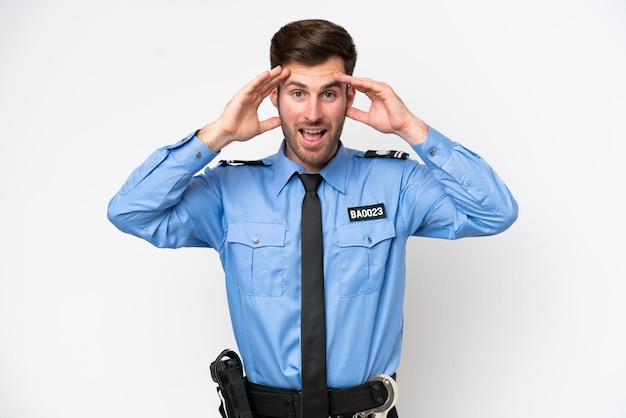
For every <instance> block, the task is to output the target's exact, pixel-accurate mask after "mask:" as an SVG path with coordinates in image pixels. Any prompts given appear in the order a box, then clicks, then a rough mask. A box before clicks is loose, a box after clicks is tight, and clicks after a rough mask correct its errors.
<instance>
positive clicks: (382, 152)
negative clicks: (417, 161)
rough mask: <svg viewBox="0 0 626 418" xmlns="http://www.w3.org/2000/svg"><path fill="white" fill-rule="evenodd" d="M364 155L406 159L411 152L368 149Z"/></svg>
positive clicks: (367, 156)
mask: <svg viewBox="0 0 626 418" xmlns="http://www.w3.org/2000/svg"><path fill="white" fill-rule="evenodd" d="M363 156H364V157H366V158H395V159H398V160H406V159H407V158H408V157H409V153H408V152H404V151H388V150H369V151H366V152H365V153H364V154H363Z"/></svg>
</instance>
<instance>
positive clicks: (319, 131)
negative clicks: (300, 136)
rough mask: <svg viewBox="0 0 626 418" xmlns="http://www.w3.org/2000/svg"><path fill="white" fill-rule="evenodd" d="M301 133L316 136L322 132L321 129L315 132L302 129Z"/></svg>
mask: <svg viewBox="0 0 626 418" xmlns="http://www.w3.org/2000/svg"><path fill="white" fill-rule="evenodd" d="M302 132H304V133H307V134H311V135H317V134H321V133H322V132H324V130H323V129H319V130H317V131H308V130H306V129H303V130H302Z"/></svg>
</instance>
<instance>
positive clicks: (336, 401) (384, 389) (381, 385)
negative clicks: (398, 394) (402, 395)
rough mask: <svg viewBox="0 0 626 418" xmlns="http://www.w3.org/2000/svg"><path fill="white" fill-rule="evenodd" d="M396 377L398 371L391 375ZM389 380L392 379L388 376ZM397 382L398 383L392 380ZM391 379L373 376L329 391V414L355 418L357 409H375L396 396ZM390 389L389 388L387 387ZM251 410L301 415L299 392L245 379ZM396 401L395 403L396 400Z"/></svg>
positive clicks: (273, 414) (293, 416)
mask: <svg viewBox="0 0 626 418" xmlns="http://www.w3.org/2000/svg"><path fill="white" fill-rule="evenodd" d="M391 378H393V379H395V374H394V375H393V376H392V377H391ZM388 379H390V378H389V377H388ZM393 384H394V385H395V382H393ZM390 387H391V386H390V385H389V382H387V383H385V381H384V380H383V379H377V378H372V379H370V380H368V381H367V382H365V383H363V384H362V385H358V386H354V387H351V388H348V389H338V390H329V391H328V400H329V405H330V416H332V417H335V416H337V417H341V416H344V415H345V416H346V417H350V418H351V417H352V415H353V414H354V413H355V412H357V411H376V410H377V408H380V407H384V405H385V404H388V402H389V400H390V395H391V397H393V396H394V395H393V393H392V390H391V389H390ZM388 388H389V389H388ZM246 392H247V393H248V401H249V403H250V408H251V409H252V413H253V414H254V415H255V416H257V415H261V416H268V417H284V418H298V417H300V399H301V397H300V392H298V391H296V390H289V389H280V388H273V387H270V386H264V385H259V384H255V383H251V382H246ZM394 403H395V402H394Z"/></svg>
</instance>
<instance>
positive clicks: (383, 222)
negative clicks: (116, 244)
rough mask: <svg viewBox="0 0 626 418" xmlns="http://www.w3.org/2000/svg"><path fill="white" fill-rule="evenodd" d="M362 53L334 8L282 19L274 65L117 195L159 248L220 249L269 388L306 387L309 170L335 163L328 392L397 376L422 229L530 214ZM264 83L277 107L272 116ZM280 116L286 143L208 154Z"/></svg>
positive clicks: (328, 226)
mask: <svg viewBox="0 0 626 418" xmlns="http://www.w3.org/2000/svg"><path fill="white" fill-rule="evenodd" d="M356 57H357V54H356V48H355V46H354V43H353V40H352V38H351V37H350V35H349V34H348V33H347V32H346V31H345V29H344V28H343V27H341V26H338V25H336V24H334V23H332V22H328V21H324V20H303V21H296V22H291V23H289V24H287V25H285V26H283V27H282V28H281V29H280V30H279V31H278V32H277V33H276V34H275V35H274V37H273V38H272V41H271V49H270V61H271V69H270V70H267V71H264V72H262V73H261V74H260V75H258V76H257V77H255V78H254V79H253V80H251V81H250V82H249V83H248V84H247V85H245V86H244V87H243V89H242V90H240V91H239V92H238V93H236V94H235V96H234V97H233V98H232V100H231V101H230V102H229V103H228V104H227V106H226V107H225V109H224V111H223V113H222V114H221V115H220V116H219V117H218V118H217V119H215V120H214V121H213V122H211V123H209V124H207V125H206V126H204V127H203V128H201V129H199V130H197V131H194V132H193V133H190V134H189V135H187V136H186V137H185V138H183V139H182V140H181V141H178V142H176V143H174V144H173V145H169V146H165V147H163V148H160V149H158V150H157V151H156V152H154V153H153V154H152V155H151V156H150V157H149V158H148V159H147V160H146V161H145V162H144V163H143V164H142V165H140V166H139V167H138V168H137V169H135V171H133V172H132V174H131V175H130V177H129V178H128V180H127V181H126V183H125V184H124V185H123V186H122V188H121V189H120V191H119V192H118V193H117V194H116V195H115V196H114V197H113V198H112V200H111V201H110V203H109V207H108V216H109V219H110V221H111V222H112V223H113V224H115V225H116V226H117V227H118V228H119V229H120V230H121V231H124V232H126V233H130V234H133V235H136V236H138V237H141V238H143V239H145V240H147V241H149V242H150V243H152V244H154V245H155V246H157V247H168V248H178V247H210V248H213V249H215V250H216V251H218V252H219V255H220V259H221V261H222V264H223V268H224V271H225V276H226V289H227V297H228V303H229V308H230V313H231V320H232V325H233V330H234V335H235V338H236V341H237V348H238V350H239V352H240V353H241V357H242V359H243V363H244V365H245V371H246V376H247V379H248V382H249V384H250V385H251V387H254V388H256V389H259V390H263V391H267V392H268V393H273V392H275V393H279V394H280V393H297V392H298V391H299V390H300V388H301V382H302V381H301V378H302V376H301V367H300V366H301V347H300V329H299V324H300V316H301V306H300V297H301V295H300V275H301V270H300V262H301V257H302V254H301V247H300V227H301V212H300V207H301V204H302V196H303V186H302V183H301V182H300V181H299V179H298V178H297V175H296V174H297V173H319V174H321V175H322V177H323V181H322V182H321V184H320V186H319V188H318V194H319V197H320V200H321V207H322V219H323V256H324V291H325V312H326V314H325V315H326V320H325V322H326V346H327V355H326V357H327V358H326V361H327V365H326V369H327V387H328V389H329V390H330V391H336V390H343V389H349V388H352V387H358V386H359V385H362V384H364V382H367V381H368V379H370V378H371V377H372V376H376V375H381V374H384V375H389V376H394V375H395V373H396V369H397V367H398V364H399V362H400V352H401V340H402V327H403V316H402V311H403V299H404V291H405V273H406V270H405V244H406V241H407V239H408V238H409V237H410V236H421V237H435V238H444V239H458V238H463V237H470V236H485V235H492V234H497V233H500V232H502V231H504V230H506V229H507V228H508V227H509V226H510V225H511V224H512V223H513V222H514V221H515V219H516V218H517V203H516V201H515V199H514V198H513V196H512V195H511V193H510V191H509V190H508V188H507V186H506V185H505V184H504V183H503V182H502V180H501V179H500V178H499V177H498V175H497V174H496V173H495V172H494V171H493V169H492V168H491V167H490V166H489V165H488V164H487V162H486V161H485V160H484V159H482V158H481V157H480V156H479V155H477V154H476V153H474V152H472V151H470V150H468V149H466V148H464V147H463V146H462V145H460V144H459V143H458V142H454V141H452V140H450V139H448V138H447V137H446V136H444V135H443V134H441V133H440V132H438V131H437V130H435V129H434V128H433V127H430V126H428V125H427V124H426V123H425V122H424V121H422V120H421V119H420V118H418V117H417V116H415V115H413V114H412V113H411V112H410V111H409V109H407V108H406V106H405V105H404V103H403V102H402V101H401V100H400V98H399V97H398V96H397V95H396V93H395V92H394V91H393V90H392V88H391V87H390V86H388V85H387V84H385V83H382V82H378V81H375V80H371V79H368V78H363V77H355V76H353V75H352V74H353V70H354V67H355V63H356ZM357 94H364V95H366V96H367V98H368V99H369V101H370V102H371V103H370V106H369V109H357V108H355V107H352V104H353V101H354V99H355V95H357ZM267 97H269V99H270V100H271V102H272V103H273V104H274V106H275V107H276V108H277V110H278V116H275V117H270V118H268V119H265V120H259V117H258V108H259V106H260V104H261V102H262V101H263V100H264V99H266V98H267ZM346 117H348V118H351V119H354V120H356V121H359V122H362V123H364V124H366V125H368V126H370V127H372V128H373V129H374V130H376V131H379V132H382V133H385V134H395V135H398V136H399V137H401V138H402V139H403V140H405V141H406V142H407V143H408V144H410V145H411V147H412V149H413V150H414V151H415V152H416V153H417V155H419V157H420V159H421V160H422V162H423V163H420V162H418V161H417V160H414V159H411V158H409V156H408V155H407V154H406V153H401V152H393V151H390V152H380V151H379V152H376V151H368V152H364V151H359V150H353V149H349V148H346V147H345V146H344V144H343V143H342V142H341V134H342V129H343V125H344V120H345V118H346ZM279 126H280V127H281V128H282V131H283V134H284V141H283V143H282V145H281V147H280V149H279V150H278V152H276V153H275V154H273V155H270V156H267V157H265V158H262V159H260V160H258V161H226V162H222V163H221V164H210V163H212V162H216V161H217V160H216V158H217V156H218V154H219V153H220V150H222V149H223V148H224V147H225V146H227V145H228V144H229V143H231V142H233V141H248V140H251V139H253V138H255V137H256V136H258V135H259V134H262V133H264V132H266V131H269V130H271V129H274V128H277V127H279ZM209 165H211V166H212V167H208V166H209ZM202 169H204V171H203V172H202V174H195V173H198V172H199V171H200V170H202ZM259 402H260V401H255V402H252V404H253V407H254V406H255V405H256V406H258V403H259ZM294 411H295V415H294ZM252 412H253V413H254V415H255V416H262V414H260V413H258V412H255V411H254V408H253V411H252ZM352 412H356V410H355V411H352ZM282 414H283V412H281V413H280V414H278V413H277V414H275V415H271V416H283V415H282ZM285 414H286V415H285V416H299V415H300V411H299V410H298V409H297V408H294V410H289V411H287V412H285ZM289 414H291V415H289ZM329 414H332V410H331V412H330V413H329ZM337 415H339V414H337ZM263 416H270V415H263ZM350 416H351V415H350ZM389 416H390V417H391V416H397V412H396V411H395V409H394V410H392V411H391V412H390V414H389Z"/></svg>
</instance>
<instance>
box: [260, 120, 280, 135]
mask: <svg viewBox="0 0 626 418" xmlns="http://www.w3.org/2000/svg"><path fill="white" fill-rule="evenodd" d="M280 123H281V121H280V117H278V116H273V117H271V118H268V119H266V120H263V121H260V122H259V130H260V132H259V134H262V133H263V132H266V131H269V130H271V129H274V128H278V127H279V126H280Z"/></svg>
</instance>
